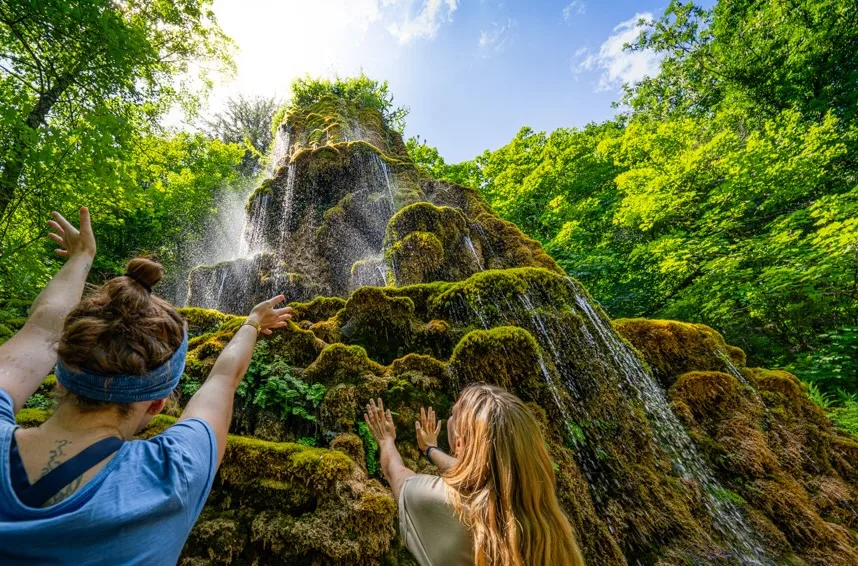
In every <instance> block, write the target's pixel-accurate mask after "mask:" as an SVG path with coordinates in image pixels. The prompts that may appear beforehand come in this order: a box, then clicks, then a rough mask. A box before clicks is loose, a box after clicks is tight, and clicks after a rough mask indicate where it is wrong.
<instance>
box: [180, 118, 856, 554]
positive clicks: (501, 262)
mask: <svg viewBox="0 0 858 566" xmlns="http://www.w3.org/2000/svg"><path fill="white" fill-rule="evenodd" d="M312 110H313V111H310V110H308V109H305V110H304V111H301V112H297V111H296V112H294V113H293V114H291V115H290V116H289V117H288V119H287V121H286V124H285V126H284V127H283V129H282V131H283V132H286V133H288V134H289V138H290V139H291V140H292V141H291V142H287V141H284V140H281V146H282V147H286V148H288V151H284V152H283V154H284V157H283V159H282V163H283V164H282V166H281V168H280V169H279V171H278V172H277V173H276V174H275V176H274V177H273V178H272V179H271V180H270V181H269V182H268V183H267V184H264V185H263V186H262V187H260V189H259V190H258V191H257V192H256V193H255V194H254V195H253V197H252V198H251V202H250V203H249V205H248V211H249V217H248V238H247V240H248V246H251V247H252V246H258V248H259V250H265V251H264V252H260V253H256V254H249V256H248V258H244V259H239V260H236V261H234V262H230V263H226V264H220V265H217V266H212V267H200V268H198V269H197V270H195V271H194V273H193V274H192V276H191V281H190V295H189V297H190V303H191V304H193V305H196V306H197V307H216V308H217V309H219V311H225V312H229V313H244V312H246V310H247V309H249V308H250V306H252V304H254V302H255V301H257V299H259V298H261V297H263V296H265V295H266V294H267V295H273V294H275V293H277V292H284V291H285V292H286V293H287V295H288V296H289V299H290V300H292V301H295V302H293V303H292V306H293V308H294V317H293V322H292V323H291V324H290V325H289V328H288V329H284V330H282V331H278V332H275V333H274V334H273V335H272V336H270V337H265V338H264V339H262V340H261V341H260V343H259V345H258V346H257V350H256V352H255V354H254V361H253V363H252V364H251V367H250V370H249V372H248V376H247V378H246V379H245V381H244V383H243V384H242V387H241V388H240V389H239V391H238V393H237V396H236V400H235V407H236V410H235V417H234V421H233V425H232V430H233V431H234V433H235V434H238V435H241V437H240V439H239V440H235V441H233V442H234V444H235V452H234V454H235V456H234V458H233V460H229V461H230V462H234V463H235V466H226V467H225V468H224V470H223V471H222V472H221V473H220V474H219V479H218V481H217V482H216V486H215V490H214V492H213V495H212V498H211V500H210V501H209V503H208V505H207V507H206V511H205V513H204V515H203V520H202V521H201V522H200V523H199V524H198V525H197V527H196V528H195V530H194V534H193V535H192V538H191V540H190V541H189V544H188V547H187V548H186V552H185V559H184V560H185V563H187V564H203V563H206V564H208V563H230V562H231V563H265V564H269V563H270V564H276V563H307V564H363V563H365V564H381V563H399V564H408V563H410V562H409V560H410V558H409V557H408V554H407V552H406V551H404V550H403V549H402V548H401V545H400V543H399V541H398V539H397V538H396V535H395V529H394V526H395V518H394V514H395V508H394V506H393V501H392V498H391V497H390V495H389V492H388V491H387V490H386V488H383V487H382V484H381V483H380V482H381V481H382V480H381V475H380V470H379V467H378V466H379V464H378V454H377V447H375V446H374V445H373V443H372V442H371V441H370V439H369V437H368V435H367V431H366V430H365V429H364V428H362V427H361V424H360V423H361V420H362V415H363V407H364V406H365V405H366V403H367V402H368V401H369V399H371V398H376V397H381V398H382V399H383V400H384V402H385V405H386V406H388V407H389V408H390V409H391V410H392V411H393V414H394V419H395V421H396V424H397V430H398V437H399V442H398V444H399V446H400V450H401V453H402V456H403V458H404V460H405V463H406V465H408V466H410V467H412V468H413V469H415V470H417V471H418V472H428V473H437V470H435V469H434V467H432V466H431V465H430V464H429V463H428V462H427V461H426V459H425V458H423V457H422V456H421V454H420V452H419V450H418V449H417V446H416V440H415V438H414V435H413V430H414V421H415V419H416V418H417V416H418V415H419V411H420V408H421V407H423V406H430V405H431V406H433V407H434V408H435V409H436V411H437V412H438V414H439V415H441V416H443V417H446V416H447V415H449V412H450V409H451V407H452V405H453V403H454V402H455V400H456V397H457V394H458V392H459V391H461V389H462V388H463V387H465V386H466V385H467V384H468V383H471V382H474V381H485V382H489V383H493V384H497V385H501V386H503V387H506V388H508V389H510V390H511V391H513V392H514V393H515V394H517V395H519V396H520V397H521V398H522V399H523V400H524V401H525V402H526V403H528V406H529V407H531V408H532V410H533V411H534V414H535V415H536V417H537V419H538V420H539V421H540V422H541V423H542V425H543V429H544V433H545V437H546V440H547V443H548V449H549V452H550V454H551V456H552V459H553V460H554V463H555V466H554V469H555V475H556V485H557V494H558V498H559V500H560V502H561V505H562V507H563V509H564V511H565V512H566V513H567V515H568V516H569V518H570V520H571V521H572V523H573V526H574V527H575V530H576V532H577V533H578V537H579V541H580V544H581V547H582V550H583V552H584V554H585V558H586V559H587V560H588V562H590V563H593V564H625V563H633V564H634V563H640V564H656V563H662V564H673V563H689V562H690V563H701V564H702V563H706V564H708V563H722V564H735V563H743V564H744V563H749V564H771V563H778V562H790V563H801V562H802V561H804V562H805V563H809V564H852V563H855V562H856V559H858V557H856V554H855V550H854V549H855V548H856V547H858V540H856V537H855V528H856V521H858V516H856V514H855V512H854V509H856V508H858V490H856V487H858V471H856V470H858V442H856V440H855V439H853V438H849V437H846V436H844V435H842V434H840V433H838V432H836V431H835V430H834V429H833V428H832V426H831V423H830V422H829V421H828V419H827V418H826V417H825V416H824V414H822V413H821V412H820V411H819V410H818V409H817V408H815V406H814V405H813V404H812V403H811V402H810V401H809V400H808V399H807V397H806V395H805V393H804V391H803V389H802V386H801V384H800V383H798V381H797V380H796V379H795V378H794V376H791V375H790V374H788V373H786V372H777V371H769V370H763V369H752V368H746V367H745V357H744V354H743V353H742V351H741V350H739V349H738V348H734V347H732V346H729V345H728V344H727V343H726V342H725V341H724V339H723V337H722V336H721V335H720V334H718V333H717V332H716V331H714V330H713V329H711V328H708V327H706V326H703V325H692V324H685V323H680V322H675V321H652V320H645V319H634V320H621V321H615V322H613V323H612V322H611V321H610V320H609V319H608V317H607V316H606V315H605V313H604V312H602V311H601V309H599V308H598V306H596V305H595V303H594V301H593V300H592V299H591V298H590V297H589V295H588V294H587V292H586V290H585V289H583V288H582V287H581V285H580V284H579V283H577V282H576V281H573V280H571V279H569V278H567V277H566V276H565V275H564V274H563V273H562V271H561V270H560V269H559V268H558V267H557V265H556V264H555V263H554V261H553V260H552V259H551V258H550V257H549V256H547V255H546V254H545V253H544V251H543V250H542V248H541V247H540V245H539V244H538V243H537V242H535V241H533V240H531V239H529V238H527V237H526V236H524V235H523V234H521V232H519V231H518V230H517V228H516V227H515V226H513V225H512V224H510V223H508V222H505V221H503V220H502V219H500V218H498V217H497V216H495V215H494V214H493V213H492V211H491V210H490V209H489V207H488V206H487V205H486V204H485V202H484V201H483V200H482V199H481V198H480V197H479V196H478V195H477V194H476V192H475V191H474V190H473V189H469V188H466V187H459V186H456V185H452V184H449V183H442V182H437V181H433V180H430V179H425V178H421V177H420V175H419V174H418V173H417V171H416V170H415V169H414V167H413V166H412V165H411V164H410V163H409V162H408V161H407V157H406V156H405V153H404V149H403V148H402V143H401V139H400V138H399V137H398V136H397V135H396V134H395V133H392V132H389V131H387V130H386V129H385V128H384V126H383V124H382V122H381V120H380V117H379V116H377V115H375V114H372V113H367V112H365V111H363V110H360V109H357V108H354V107H352V106H349V105H348V104H346V103H340V102H332V101H327V102H326V103H325V104H321V103H320V105H319V107H317V108H314V109H312ZM325 112H327V114H326V113H325ZM359 136H363V137H362V138H361V137H359ZM385 171H386V172H387V173H385ZM254 242H255V243H254ZM259 250H257V251H259ZM221 287H222V290H221ZM213 290H214V291H213ZM183 312H184V314H185V316H186V317H187V318H188V321H189V328H190V329H191V333H192V336H193V337H192V339H191V341H190V352H189V356H188V364H187V370H186V376H185V378H184V381H183V383H182V391H183V397H182V400H181V401H180V403H185V402H187V400H188V399H189V397H190V395H191V394H192V393H193V391H194V390H195V388H196V387H198V386H199V383H201V382H202V381H203V380H204V379H205V378H206V376H207V375H208V372H209V371H210V369H211V367H212V364H213V363H214V360H215V358H216V357H217V355H218V354H219V353H220V352H221V351H222V349H223V347H224V346H225V345H226V343H227V342H228V341H229V339H230V337H231V336H232V335H233V334H234V332H235V331H236V329H237V328H238V325H239V324H240V323H241V319H240V318H239V317H235V316H228V315H225V314H223V313H222V312H218V311H216V310H207V309H204V308H187V309H184V311H183ZM296 442H301V443H303V444H313V445H315V446H317V447H328V448H312V449H309V450H310V451H306V450H304V451H301V450H298V449H297V448H295V446H297V445H296V444H293V443H296ZM259 443H262V444H259ZM445 443H446V438H445V435H443V434H442V438H441V444H442V447H443V446H444V444H445ZM229 454H230V453H228V459H229ZM296 458H297V460H296ZM326 462H330V465H331V466H333V468H331V469H330V471H329V472H324V470H326V469H328V468H325V467H324V466H323V464H324V463H326ZM319 466H322V468H319ZM297 470H301V472H300V474H299V475H298V476H296V477H298V478H299V480H300V481H298V480H293V479H290V477H291V475H290V474H292V473H293V472H294V473H297ZM317 470H318V472H317ZM301 474H303V475H301ZM319 474H321V478H320V476H319Z"/></svg>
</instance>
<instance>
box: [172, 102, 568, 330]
mask: <svg viewBox="0 0 858 566" xmlns="http://www.w3.org/2000/svg"><path fill="white" fill-rule="evenodd" d="M278 132H279V138H278V142H277V143H278V157H275V163H276V164H277V169H276V171H275V172H274V173H273V175H272V177H271V178H269V179H266V180H265V181H264V182H263V183H262V184H261V185H260V186H259V188H257V190H256V191H255V192H254V193H253V194H252V195H251V197H250V200H249V202H248V204H247V219H246V226H245V231H244V232H245V233H244V241H243V243H242V255H243V256H244V257H243V258H241V259H237V260H235V261H233V262H225V264H219V265H217V266H200V267H198V268H196V269H194V270H193V271H192V272H191V274H190V278H189V291H188V299H187V304H188V305H192V306H199V307H206V308H217V309H219V310H221V311H224V312H234V313H243V312H246V311H247V310H249V309H250V308H251V307H252V306H253V305H254V304H255V303H254V302H253V301H254V300H255V298H256V297H258V296H260V295H264V294H265V293H267V292H268V290H269V289H270V288H271V286H272V285H274V286H276V285H278V284H280V283H281V282H283V281H284V280H285V279H286V278H287V277H288V278H289V280H290V281H293V280H300V282H301V283H300V284H299V287H301V288H300V289H297V288H296V289H294V290H293V291H292V292H291V298H292V299H293V300H305V299H306V298H307V297H306V293H305V292H303V291H304V290H307V289H314V290H315V293H316V294H318V295H325V296H341V297H346V296H348V294H349V293H350V292H352V291H353V290H355V289H357V288H359V287H362V286H367V285H376V286H386V285H387V284H396V285H398V286H402V285H407V284H412V283H424V282H428V281H461V280H463V279H466V278H467V277H469V276H471V275H473V274H474V273H478V272H479V271H481V270H483V269H502V268H507V267H521V266H534V267H546V268H548V269H553V270H559V269H558V268H557V266H556V264H555V263H554V261H553V260H552V259H551V258H549V257H548V256H547V255H546V254H545V253H544V252H543V251H542V249H541V247H540V246H539V244H537V243H536V242H535V241H533V240H531V239H529V238H527V237H525V236H524V235H523V234H521V232H519V231H518V230H517V229H516V228H515V227H514V226H513V225H511V224H509V223H508V222H504V221H503V220H501V219H499V218H498V217H496V216H495V215H494V214H493V213H492V212H491V210H490V209H489V207H488V206H487V205H486V204H485V202H484V201H483V200H482V198H481V197H479V195H477V194H476V192H474V191H473V190H470V189H465V188H464V187H456V186H455V185H450V184H448V183H438V182H434V181H430V180H427V179H423V178H422V177H421V176H420V174H419V173H418V171H417V169H416V168H415V167H414V166H413V164H412V163H411V162H410V160H409V158H408V155H407V152H406V151H405V147H404V145H403V143H402V139H401V137H400V136H399V134H398V133H396V132H394V131H391V130H389V129H388V128H386V127H385V126H384V124H383V123H382V121H381V120H380V117H379V115H378V114H377V113H375V112H374V111H373V112H367V111H366V110H362V109H360V108H357V107H355V106H354V105H352V104H350V103H346V102H343V101H337V100H323V101H321V102H318V103H316V104H315V105H313V106H312V107H310V108H306V109H302V110H295V111H293V112H292V113H290V114H289V116H288V117H287V120H286V122H285V123H284V124H283V125H282V126H281V127H280V128H279V130H278ZM420 226H422V229H421V230H418V228H419V227H420ZM259 255H264V256H265V258H264V259H257V256H259ZM231 264H235V265H231ZM225 273H227V274H228V275H227V276H226V277H227V279H229V281H227V282H225V279H224V274H225ZM239 286H240V287H241V289H240V290H236V291H234V292H232V293H227V294H224V293H223V288H224V287H227V288H231V289H236V287H239ZM288 290H289V289H287V291H288Z"/></svg>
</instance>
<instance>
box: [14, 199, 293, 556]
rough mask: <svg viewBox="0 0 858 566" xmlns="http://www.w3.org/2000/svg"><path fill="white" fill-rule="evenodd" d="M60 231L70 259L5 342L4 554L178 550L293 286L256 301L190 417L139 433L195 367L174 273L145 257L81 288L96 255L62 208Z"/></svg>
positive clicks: (84, 231) (86, 227) (56, 231)
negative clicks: (96, 285) (25, 419)
mask: <svg viewBox="0 0 858 566" xmlns="http://www.w3.org/2000/svg"><path fill="white" fill-rule="evenodd" d="M48 224H49V225H50V226H51V228H52V229H53V233H51V234H50V237H51V239H53V240H54V241H55V242H56V243H57V244H59V246H60V247H59V249H58V250H57V253H58V254H59V255H60V256H62V257H67V258H68V261H67V262H66V264H65V265H64V266H63V268H62V269H61V270H60V271H59V272H58V273H57V274H56V276H54V278H53V279H52V280H51V282H50V283H49V284H48V286H47V287H45V289H44V290H43V291H42V293H41V294H40V295H39V297H38V298H37V299H36V302H35V303H33V306H32V308H31V314H30V317H29V318H28V320H27V323H26V324H25V325H24V327H23V328H22V329H21V330H20V332H18V333H17V334H16V335H15V336H13V337H12V338H11V339H10V340H9V341H7V342H6V343H5V344H3V345H2V346H0V563H2V564H61V563H62V564H77V565H81V564H175V563H176V562H177V561H178V558H179V554H180V552H181V550H182V547H183V546H184V544H185V540H186V539H187V537H188V534H189V533H190V531H191V527H193V525H194V522H195V521H196V520H197V517H198V516H199V514H200V511H202V508H203V505H204V504H205V501H206V498H207V497H208V493H209V490H210V489H211V485H212V480H213V479H214V475H215V472H216V471H217V468H218V466H219V465H220V462H221V460H222V459H223V454H224V450H225V448H226V438H227V431H228V428H229V423H230V421H231V419H232V403H233V395H234V393H235V390H236V388H237V387H238V385H239V383H240V382H241V380H242V378H243V377H244V374H245V372H246V371H247V367H248V365H249V364H250V358H251V355H252V353H253V347H254V345H255V344H256V339H257V337H258V335H259V334H260V333H264V334H270V333H271V330H272V329H274V328H280V327H283V326H285V325H286V324H287V320H288V319H289V317H290V315H289V311H290V309H289V308H288V307H287V308H282V309H278V308H276V306H277V305H278V304H279V303H280V302H282V301H283V297H282V296H278V297H274V298H273V299H271V300H269V301H266V302H264V303H261V304H259V305H257V306H256V307H254V308H253V310H252V311H251V313H250V315H249V316H248V317H247V320H246V321H245V322H244V324H243V325H242V326H241V328H239V330H238V331H237V332H236V334H235V336H234V337H233V339H232V340H231V341H230V343H229V344H228V345H227V347H226V348H225V349H224V350H223V353H221V355H220V357H219V358H218V359H217V362H216V363H215V365H214V367H213V368H212V371H211V374H210V375H209V377H208V379H207V380H206V382H205V383H204V384H203V386H202V387H201V388H200V389H199V391H198V392H197V393H196V394H195V395H194V396H193V397H192V398H191V400H190V401H189V402H188V404H187V406H186V407H185V409H184V412H183V413H182V415H181V418H180V419H179V421H178V422H177V423H176V424H175V425H173V426H171V427H170V428H169V429H167V430H166V431H165V432H163V433H162V434H160V435H157V436H155V437H153V438H151V439H149V440H132V438H133V437H134V436H135V435H136V434H137V433H138V432H140V431H141V430H142V429H143V428H144V427H146V426H147V425H148V424H149V422H151V420H152V418H153V417H154V416H155V415H157V414H158V413H160V412H161V411H162V410H163V408H164V405H165V404H166V401H167V398H168V397H169V395H170V393H171V392H172V391H173V389H175V387H176V386H177V385H178V383H179V380H180V378H181V376H182V373H183V371H184V367H185V356H186V355H187V350H188V335H187V331H186V329H185V324H184V320H183V319H182V317H181V315H179V313H178V312H177V311H176V310H175V309H174V308H173V307H172V306H171V305H170V304H169V303H168V302H167V301H165V300H163V299H161V298H159V297H157V296H156V295H154V294H153V293H152V288H153V287H154V286H155V284H157V283H158V281H159V280H160V279H161V276H162V275H163V268H162V267H161V265H159V264H158V263H155V262H154V261H151V260H148V259H144V258H137V259H134V260H132V261H131V262H130V263H129V264H128V267H127V270H126V273H125V275H123V276H121V277H117V278H115V279H111V280H110V281H108V282H107V283H106V284H105V285H103V286H102V287H101V288H100V289H98V290H97V291H96V292H94V293H92V294H91V295H89V296H87V297H86V298H85V299H84V300H82V301H81V295H82V293H83V287H84V283H85V281H86V278H87V275H88V273H89V269H90V267H91V265H92V260H93V257H94V256H95V238H94V237H93V234H92V228H91V226H90V219H89V212H88V211H87V209H85V208H82V209H81V211H80V230H77V229H76V228H75V227H74V226H72V225H71V223H69V222H68V221H67V220H66V219H65V218H63V217H62V216H61V215H60V214H58V213H56V212H55V213H54V220H52V221H50V222H48ZM55 365H56V368H55V373H56V376H57V381H58V383H59V387H60V389H61V390H62V392H63V397H62V398H61V400H60V403H59V405H58V406H57V409H56V411H55V412H54V414H53V416H51V417H50V418H49V419H48V420H47V421H45V423H43V424H42V425H41V426H39V427H38V428H31V429H26V430H25V429H20V428H18V427H17V425H16V424H15V413H16V412H17V411H18V410H19V409H20V408H21V407H22V406H23V405H24V403H25V402H26V401H27V399H28V398H29V397H30V396H31V395H32V394H33V393H34V392H35V391H36V389H38V387H39V385H40V384H41V383H42V381H43V380H44V378H45V376H46V375H47V374H48V373H50V372H51V370H52V369H53V368H54V366H55Z"/></svg>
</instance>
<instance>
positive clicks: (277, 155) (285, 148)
mask: <svg viewBox="0 0 858 566" xmlns="http://www.w3.org/2000/svg"><path fill="white" fill-rule="evenodd" d="M289 143H290V136H289V130H287V129H286V128H284V127H280V128H278V129H277V135H276V136H274V144H273V145H272V147H271V162H270V164H269V166H268V174H269V176H272V175H274V173H276V172H277V169H279V168H280V166H281V165H282V164H283V161H284V160H285V159H286V158H287V157H288V156H289V148H290V146H289Z"/></svg>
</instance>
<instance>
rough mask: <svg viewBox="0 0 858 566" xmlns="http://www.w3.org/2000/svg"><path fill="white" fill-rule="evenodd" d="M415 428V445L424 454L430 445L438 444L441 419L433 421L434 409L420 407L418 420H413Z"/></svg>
mask: <svg viewBox="0 0 858 566" xmlns="http://www.w3.org/2000/svg"><path fill="white" fill-rule="evenodd" d="M414 427H415V428H416V429H417V445H418V446H419V447H420V451H421V452H423V453H424V454H425V453H426V449H427V448H429V447H430V446H435V447H437V446H438V434H440V432H441V421H438V422H435V409H433V408H432V407H429V408H428V409H426V408H425V407H420V420H419V421H415V423H414Z"/></svg>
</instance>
